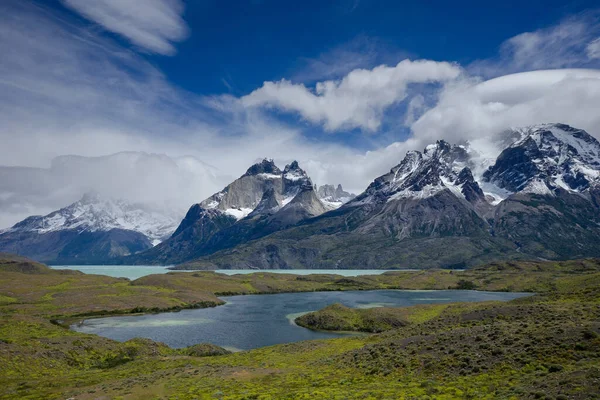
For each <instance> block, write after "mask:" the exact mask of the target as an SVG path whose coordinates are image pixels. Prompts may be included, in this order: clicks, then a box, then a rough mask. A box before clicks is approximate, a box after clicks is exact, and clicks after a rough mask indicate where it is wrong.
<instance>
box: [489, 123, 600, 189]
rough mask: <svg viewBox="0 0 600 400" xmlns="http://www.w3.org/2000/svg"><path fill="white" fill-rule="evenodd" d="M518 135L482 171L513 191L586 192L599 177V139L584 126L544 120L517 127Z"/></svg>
mask: <svg viewBox="0 0 600 400" xmlns="http://www.w3.org/2000/svg"><path fill="white" fill-rule="evenodd" d="M514 131H515V132H516V133H517V134H518V136H519V139H518V140H517V141H515V142H514V143H512V144H511V145H510V146H509V147H508V148H506V149H504V150H503V151H502V153H501V154H500V155H499V156H498V158H497V160H496V163H495V164H494V165H492V166H491V167H490V168H489V169H488V170H487V171H486V172H485V173H484V175H483V178H484V180H485V181H486V182H492V183H494V184H495V185H497V186H499V187H500V188H503V189H506V190H509V191H511V192H534V193H540V194H542V193H543V194H550V193H552V191H553V190H555V189H557V188H562V189H565V190H567V191H571V192H583V191H585V190H587V189H588V188H589V187H590V185H592V184H595V182H598V180H599V178H600V143H598V141H597V140H596V139H595V138H593V137H592V136H591V135H589V134H588V133H587V132H585V131H584V130H581V129H575V128H572V127H570V126H568V125H564V124H541V125H533V126H529V127H525V128H520V129H515V130H514Z"/></svg>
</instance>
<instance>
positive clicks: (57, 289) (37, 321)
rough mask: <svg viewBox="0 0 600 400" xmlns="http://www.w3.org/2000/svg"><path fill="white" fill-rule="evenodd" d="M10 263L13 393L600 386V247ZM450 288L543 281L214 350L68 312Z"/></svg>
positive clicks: (1, 352)
mask: <svg viewBox="0 0 600 400" xmlns="http://www.w3.org/2000/svg"><path fill="white" fill-rule="evenodd" d="M0 264H1V269H0V271H1V272H0V295H1V297H0V299H1V301H2V305H1V306H0V307H1V313H0V318H1V319H2V324H0V326H1V328H0V358H1V360H0V361H1V362H0V369H1V372H2V373H1V374H0V376H1V377H2V378H1V380H2V382H1V383H2V390H1V391H0V398H15V397H19V398H40V397H44V398H66V397H74V398H76V399H87V398H116V397H122V398H139V397H143V396H150V395H151V397H154V398H183V399H185V398H190V399H191V398H223V399H225V398H227V399H244V398H273V399H275V398H277V399H279V398H284V399H285V398H290V399H294V398H298V397H302V396H308V397H310V398H316V399H328V398H331V397H332V396H334V395H337V396H341V397H354V398H361V397H364V398H368V397H369V393H373V392H374V391H377V392H378V393H380V397H381V398H386V397H389V396H392V394H395V395H398V394H402V395H404V396H406V397H410V396H413V397H415V396H417V397H419V396H425V395H428V396H432V395H436V396H447V397H453V396H454V397H473V398H512V397H517V398H540V397H539V393H544V395H548V394H550V395H552V396H554V398H563V397H560V396H566V397H565V398H575V399H579V398H580V399H584V398H590V396H593V395H594V394H595V393H597V392H598V386H597V385H598V384H597V382H598V380H597V379H598V377H596V375H595V374H597V369H596V367H594V366H595V365H597V362H598V357H600V354H599V353H598V348H600V347H599V346H598V344H599V342H598V340H600V339H599V335H598V333H599V330H600V329H599V328H600V327H599V326H598V322H597V321H598V319H599V314H598V311H599V308H598V304H599V303H598V302H599V301H600V300H599V297H598V287H600V266H599V265H600V264H599V263H598V262H597V261H596V260H581V261H568V262H514V263H513V262H505V263H495V264H489V265H485V266H481V267H479V268H474V269H471V270H467V271H442V270H429V271H407V272H389V273H385V274H382V275H372V276H358V277H341V276H335V275H307V276H297V275H293V274H289V275H288V274H268V273H260V272H257V273H254V274H248V275H237V276H236V275H233V276H227V275H220V274H215V273H214V272H190V273H169V274H162V275H149V276H146V277H143V278H140V279H138V280H136V281H129V280H124V279H117V278H109V277H103V276H98V275H85V274H81V273H76V272H72V271H69V272H62V271H53V270H50V269H47V268H46V267H44V266H43V265H40V264H36V263H34V262H31V261H28V260H25V259H22V258H16V259H15V258H14V257H8V256H4V257H3V260H2V262H1V263H0ZM448 288H455V289H461V288H468V289H473V288H476V289H481V290H497V291H498V290H499V291H519V292H531V293H536V294H535V295H534V296H531V297H526V298H521V299H517V300H512V301H509V302H501V303H498V302H483V303H477V302H476V303H454V304H434V305H419V306H416V307H408V308H400V309H398V310H401V311H399V312H400V314H399V315H400V316H401V317H400V318H401V321H402V324H398V325H395V326H394V327H393V328H394V329H392V330H389V329H387V328H386V329H381V330H383V331H384V332H383V333H380V334H376V335H368V336H358V337H345V338H339V339H330V340H325V341H323V340H317V341H308V342H299V343H291V344H282V345H277V346H270V347H265V348H260V349H255V350H251V351H244V352H239V353H234V354H228V355H227V354H225V355H218V356H213V357H198V355H202V354H218V353H219V352H218V351H216V350H208V349H207V350H205V353H202V352H200V351H199V352H194V351H193V350H191V348H182V349H172V348H170V347H167V346H165V345H162V344H160V343H156V342H153V341H149V340H145V339H144V340H141V339H134V340H129V341H126V342H123V343H120V342H115V341H112V340H109V339H105V338H102V337H99V336H96V335H88V334H83V333H78V332H74V331H72V330H69V329H67V328H65V327H64V326H62V325H60V324H64V323H68V322H66V321H76V320H78V319H81V318H86V317H87V316H93V315H96V316H99V315H111V314H128V313H140V312H146V313H147V312H158V311H166V310H179V309H186V308H195V307H206V306H217V305H218V304H221V303H222V301H221V300H220V299H219V297H218V296H222V295H231V294H250V293H282V292H302V291H311V292H312V291H315V290H326V291H331V290H350V291H356V290H357V289H362V290H367V289H421V290H422V289H426V290H431V289H443V290H447V289H448ZM358 293H360V292H358ZM363 312H364V313H366V314H367V315H368V314H369V313H371V312H373V313H380V311H379V309H371V310H363ZM51 321H55V322H54V323H53V322H51ZM56 321H58V322H56ZM57 323H58V324H57ZM509 342H510V343H509ZM190 354H194V355H190ZM433 360H437V361H435V362H433ZM558 382H560V384H559V383H558Z"/></svg>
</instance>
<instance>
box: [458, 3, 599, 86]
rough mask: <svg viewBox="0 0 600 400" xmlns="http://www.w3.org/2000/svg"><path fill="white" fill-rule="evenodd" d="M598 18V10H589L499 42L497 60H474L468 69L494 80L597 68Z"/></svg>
mask: <svg viewBox="0 0 600 400" xmlns="http://www.w3.org/2000/svg"><path fill="white" fill-rule="evenodd" d="M599 17H600V12H599V11H597V10H596V11H588V12H585V13H581V14H578V15H575V16H572V17H569V18H566V19H564V20H562V21H561V22H560V23H558V24H556V25H552V26H550V27H547V28H542V29H538V30H536V31H533V32H524V33H521V34H519V35H516V36H514V37H512V38H510V39H508V40H506V41H504V42H503V43H502V45H501V46H500V52H499V55H498V56H497V57H494V58H491V59H487V60H479V61H476V62H474V63H473V64H471V65H470V66H469V68H468V70H469V71H470V72H471V73H472V74H475V75H482V76H485V77H494V76H500V75H506V74H509V73H513V72H522V71H531V70H539V69H556V68H572V67H579V68H580V67H586V68H590V67H599V66H600V63H599V62H598V57H593V54H594V52H593V51H594V48H595V47H594V46H596V45H594V42H593V40H594V39H596V38H598V36H599V35H600V18H599ZM590 46H591V48H590ZM586 49H587V51H586Z"/></svg>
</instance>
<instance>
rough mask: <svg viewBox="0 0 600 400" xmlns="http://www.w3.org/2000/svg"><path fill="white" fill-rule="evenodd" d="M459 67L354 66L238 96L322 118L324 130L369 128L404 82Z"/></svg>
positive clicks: (401, 93) (450, 73)
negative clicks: (337, 76) (334, 77)
mask: <svg viewBox="0 0 600 400" xmlns="http://www.w3.org/2000/svg"><path fill="white" fill-rule="evenodd" d="M460 73H461V68H460V67H459V66H457V65H454V64H451V63H447V62H435V61H429V60H418V61H410V60H404V61H401V62H399V63H398V64H397V65H396V66H394V67H389V66H385V65H381V66H379V67H375V68H373V69H371V70H366V69H356V70H353V71H351V72H350V73H348V75H346V76H345V77H344V78H343V79H341V80H340V81H331V80H330V81H324V82H318V83H317V84H316V86H315V88H314V90H310V89H309V88H307V87H306V86H304V85H302V84H294V83H292V82H290V81H287V80H285V79H283V80H281V81H279V82H265V83H264V84H263V86H262V87H261V88H259V89H256V90H255V91H253V92H252V93H250V94H249V95H247V96H244V97H242V99H241V100H242V103H243V104H244V106H246V107H260V106H267V107H275V108H277V109H281V110H284V111H292V112H298V113H299V114H300V115H302V117H304V118H305V119H307V120H308V121H311V122H313V123H319V124H323V125H324V127H325V129H326V130H328V131H335V130H339V129H349V128H350V129H351V128H361V129H364V130H369V131H375V130H377V129H378V128H379V127H380V125H381V121H382V118H383V114H384V111H385V110H386V109H387V108H388V107H390V106H391V105H393V104H395V103H398V102H400V101H402V100H404V99H405V98H406V96H407V86H408V85H409V84H411V83H435V82H446V81H449V80H452V79H455V78H457V77H458V76H459V75H460Z"/></svg>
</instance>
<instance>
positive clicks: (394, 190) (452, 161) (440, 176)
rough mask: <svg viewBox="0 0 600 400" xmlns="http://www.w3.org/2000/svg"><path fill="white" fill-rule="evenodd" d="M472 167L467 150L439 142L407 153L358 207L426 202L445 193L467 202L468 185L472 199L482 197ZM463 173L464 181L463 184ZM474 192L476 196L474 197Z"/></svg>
mask: <svg viewBox="0 0 600 400" xmlns="http://www.w3.org/2000/svg"><path fill="white" fill-rule="evenodd" d="M469 166H470V159H469V154H468V152H467V150H466V149H465V147H464V146H460V145H452V144H449V143H448V142H446V141H444V140H438V141H437V142H436V143H435V144H431V145H429V146H427V147H426V148H425V149H424V150H423V152H419V151H409V152H407V153H406V157H405V158H404V159H403V160H402V162H401V163H400V164H398V165H397V166H396V167H394V168H392V169H391V170H390V172H389V173H387V174H385V175H383V176H381V177H379V178H377V179H376V180H375V181H374V182H373V183H372V184H371V185H370V186H369V187H368V188H367V190H366V191H365V192H364V193H363V194H362V195H360V196H358V197H357V198H356V200H355V202H354V204H360V203H362V202H364V201H369V202H371V201H376V202H380V201H386V202H387V201H390V200H396V199H400V198H425V197H429V196H432V195H434V194H436V193H438V192H440V191H442V190H445V189H449V190H450V191H451V192H453V193H454V194H456V195H458V196H459V197H463V198H465V199H466V197H467V196H466V195H465V193H463V189H464V185H465V184H466V183H467V181H468V186H469V187H470V188H471V189H470V190H467V189H465V191H466V192H468V193H469V198H475V197H479V194H480V193H481V195H483V193H482V192H481V189H480V188H479V186H478V184H477V182H475V180H474V179H473V176H472V173H471V170H470V168H469ZM465 168H466V171H464V170H465ZM462 171H464V172H463V176H462V180H460V181H459V179H458V178H459V175H460V173H461V172H462ZM467 171H468V172H467ZM472 191H474V192H473V193H471V192H472ZM467 200H468V201H471V200H469V199H467Z"/></svg>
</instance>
